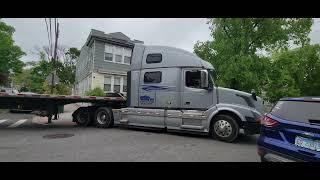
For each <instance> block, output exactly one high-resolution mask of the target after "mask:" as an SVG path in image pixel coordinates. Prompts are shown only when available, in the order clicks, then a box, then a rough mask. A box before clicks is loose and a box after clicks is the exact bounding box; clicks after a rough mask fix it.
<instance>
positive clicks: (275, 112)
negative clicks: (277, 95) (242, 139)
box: [258, 97, 320, 162]
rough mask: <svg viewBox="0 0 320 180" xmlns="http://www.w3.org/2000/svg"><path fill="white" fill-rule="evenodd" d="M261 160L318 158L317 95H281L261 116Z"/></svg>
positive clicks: (319, 104)
mask: <svg viewBox="0 0 320 180" xmlns="http://www.w3.org/2000/svg"><path fill="white" fill-rule="evenodd" d="M261 124H262V126H261V132H260V137H259V139H258V154H259V155H260V157H261V161H262V162H265V161H281V162H290V161H320V97H296V98H283V99H280V100H279V101H278V102H277V103H276V104H275V106H274V107H273V108H272V109H271V111H270V112H269V113H266V114H265V116H264V117H263V118H262V119H261Z"/></svg>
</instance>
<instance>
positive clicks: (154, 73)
mask: <svg viewBox="0 0 320 180" xmlns="http://www.w3.org/2000/svg"><path fill="white" fill-rule="evenodd" d="M161 80H162V72H161V71H159V70H141V75H140V82H141V83H140V88H139V107H156V91H157V90H158V88H159V87H158V84H160V83H161Z"/></svg>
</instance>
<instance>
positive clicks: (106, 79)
mask: <svg viewBox="0 0 320 180" xmlns="http://www.w3.org/2000/svg"><path fill="white" fill-rule="evenodd" d="M103 90H104V91H108V92H110V91H111V76H105V77H104V88H103Z"/></svg>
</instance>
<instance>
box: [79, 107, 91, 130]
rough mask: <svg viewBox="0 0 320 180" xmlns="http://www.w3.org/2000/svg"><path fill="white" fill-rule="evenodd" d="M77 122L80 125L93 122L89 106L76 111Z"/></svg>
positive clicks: (87, 124)
mask: <svg viewBox="0 0 320 180" xmlns="http://www.w3.org/2000/svg"><path fill="white" fill-rule="evenodd" d="M75 122H76V123H77V125H79V126H84V127H85V126H89V125H90V123H91V118H90V111H89V109H88V108H79V109H78V110H77V112H76V113H75Z"/></svg>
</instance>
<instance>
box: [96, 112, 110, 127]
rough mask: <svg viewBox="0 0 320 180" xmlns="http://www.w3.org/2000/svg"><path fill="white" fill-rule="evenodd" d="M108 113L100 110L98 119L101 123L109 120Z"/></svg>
mask: <svg viewBox="0 0 320 180" xmlns="http://www.w3.org/2000/svg"><path fill="white" fill-rule="evenodd" d="M107 116H108V114H107V113H106V112H103V111H100V112H99V113H98V115H97V121H98V122H99V124H106V123H107V121H108V118H107Z"/></svg>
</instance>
